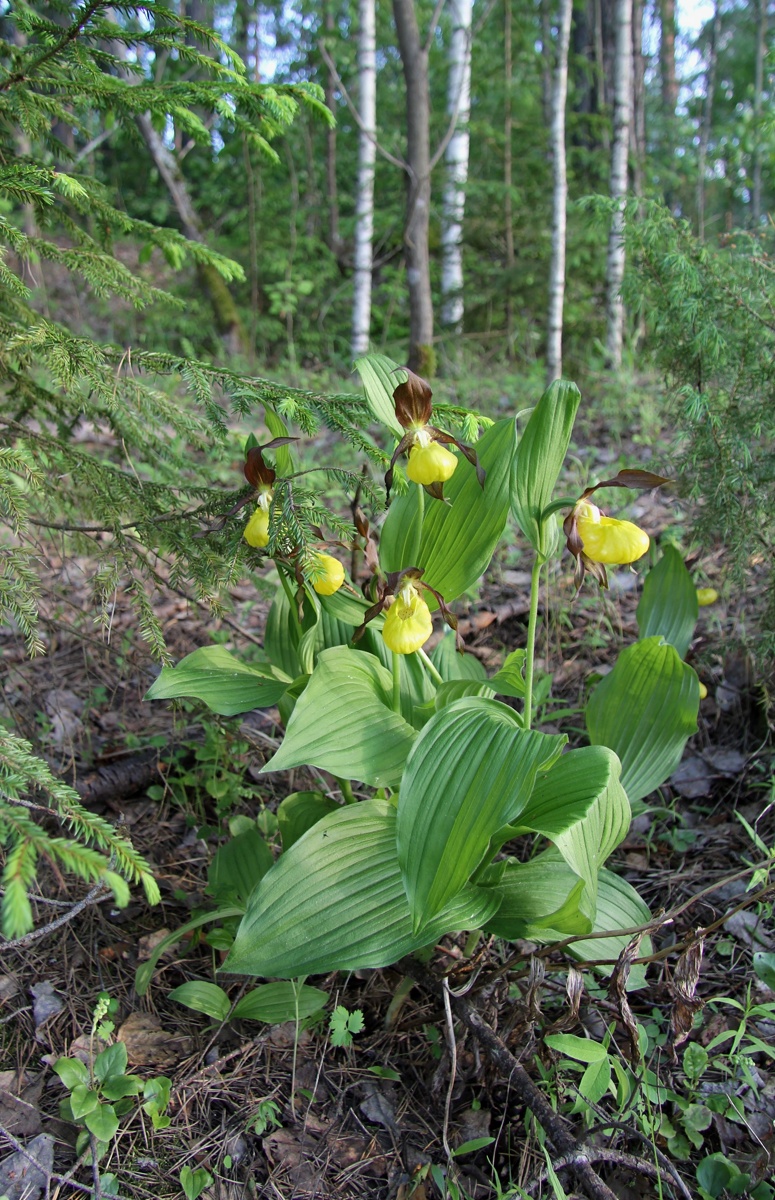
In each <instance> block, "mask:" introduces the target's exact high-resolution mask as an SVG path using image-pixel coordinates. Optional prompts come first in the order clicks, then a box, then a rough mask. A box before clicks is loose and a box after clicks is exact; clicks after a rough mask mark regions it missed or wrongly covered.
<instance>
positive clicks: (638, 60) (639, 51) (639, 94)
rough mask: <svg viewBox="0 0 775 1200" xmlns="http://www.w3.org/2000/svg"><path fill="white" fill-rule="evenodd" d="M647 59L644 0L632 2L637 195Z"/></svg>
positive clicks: (643, 146) (640, 181)
mask: <svg viewBox="0 0 775 1200" xmlns="http://www.w3.org/2000/svg"><path fill="white" fill-rule="evenodd" d="M645 67H646V61H645V58H644V56H643V0H633V2H632V129H631V133H630V147H631V149H632V186H633V191H634V192H635V195H636V196H642V195H643V169H644V164H645V162H646V88H645V74H646V71H645Z"/></svg>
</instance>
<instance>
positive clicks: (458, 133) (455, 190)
mask: <svg viewBox="0 0 775 1200" xmlns="http://www.w3.org/2000/svg"><path fill="white" fill-rule="evenodd" d="M471 4H472V0H450V16H451V18H452V34H451V38H450V43H449V79H448V82H447V115H448V116H449V119H450V121H456V122H457V123H456V126H455V131H454V133H453V134H452V137H451V138H450V139H449V143H448V145H447V149H446V152H445V155H444V159H445V162H446V167H447V181H446V186H445V188H444V206H443V213H442V223H441V295H442V309H441V321H442V324H443V325H446V326H447V327H448V328H450V329H452V330H453V331H454V332H455V333H462V332H463V313H464V311H465V302H464V298H463V216H464V213H465V204H466V192H465V189H466V185H467V184H468V151H469V145H470V135H469V132H468V121H469V118H470V115H471Z"/></svg>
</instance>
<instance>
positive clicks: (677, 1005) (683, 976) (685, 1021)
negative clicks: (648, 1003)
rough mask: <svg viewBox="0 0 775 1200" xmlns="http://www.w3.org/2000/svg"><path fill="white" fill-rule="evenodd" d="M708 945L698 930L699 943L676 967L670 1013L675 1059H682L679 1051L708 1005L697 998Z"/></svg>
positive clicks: (692, 946)
mask: <svg viewBox="0 0 775 1200" xmlns="http://www.w3.org/2000/svg"><path fill="white" fill-rule="evenodd" d="M704 944H705V939H704V938H703V937H702V936H701V935H700V932H699V930H697V932H696V934H695V941H693V942H692V944H691V945H690V946H689V947H688V949H686V950H684V952H683V954H682V955H681V957H680V958H679V959H678V962H677V963H676V967H675V973H674V975H673V981H672V985H671V990H672V992H673V997H674V998H673V1008H672V1011H671V1013H670V1036H669V1039H668V1046H669V1048H670V1051H671V1053H672V1055H673V1059H676V1058H677V1057H678V1056H677V1054H676V1050H677V1049H678V1047H679V1046H682V1045H683V1043H684V1042H685V1041H686V1039H687V1038H688V1036H689V1034H690V1033H691V1031H692V1026H693V1025H694V1014H695V1013H696V1012H699V1010H700V1009H701V1008H702V1006H703V1004H704V1003H705V1001H704V1000H698V999H697V998H696V996H695V994H694V993H695V991H696V988H697V983H698V980H699V978H700V967H701V966H702V952H703V947H704Z"/></svg>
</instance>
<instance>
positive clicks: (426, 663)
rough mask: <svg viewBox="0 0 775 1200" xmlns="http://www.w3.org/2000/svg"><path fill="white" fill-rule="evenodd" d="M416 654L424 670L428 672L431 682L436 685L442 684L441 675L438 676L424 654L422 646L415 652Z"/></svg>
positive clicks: (442, 678)
mask: <svg viewBox="0 0 775 1200" xmlns="http://www.w3.org/2000/svg"><path fill="white" fill-rule="evenodd" d="M417 653H418V655H419V656H420V659H421V660H422V663H423V665H424V667H425V670H426V671H427V672H428V674H429V675H430V677H431V679H432V680H433V682H434V683H436V684H439V683H443V682H444V677H443V675H440V674H439V672H438V671H437V670H436V667H435V666H434V664H433V663H432V662H431V660H430V658H429V657H428V655H427V654H426V653H425V651H424V650H423V648H422V646H420V649H419V650H418V651H417Z"/></svg>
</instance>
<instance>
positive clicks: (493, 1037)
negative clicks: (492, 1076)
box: [399, 958, 616, 1200]
mask: <svg viewBox="0 0 775 1200" xmlns="http://www.w3.org/2000/svg"><path fill="white" fill-rule="evenodd" d="M399 969H400V970H401V971H403V973H404V974H405V975H409V976H410V977H411V978H412V979H414V981H415V983H418V984H419V985H420V986H421V987H423V988H424V989H425V990H426V991H432V992H433V993H434V994H435V995H437V996H438V997H439V998H440V999H441V998H442V997H443V994H444V993H443V988H442V985H441V984H440V982H439V981H438V980H437V979H435V978H434V977H433V976H432V975H431V974H430V973H429V972H428V971H427V970H426V969H425V967H423V966H421V964H420V963H418V962H416V961H415V960H414V959H412V958H409V959H404V960H402V962H401V964H400V968H399ZM448 994H449V997H450V1003H451V1005H452V1008H453V1009H454V1010H455V1013H456V1014H457V1016H458V1017H459V1019H460V1020H461V1021H462V1022H463V1024H464V1025H465V1026H466V1028H468V1029H470V1031H471V1032H472V1033H473V1035H474V1037H475V1038H476V1039H477V1041H478V1042H479V1043H480V1045H481V1046H482V1048H483V1049H484V1050H485V1052H486V1054H487V1056H488V1058H489V1059H490V1061H491V1062H492V1063H494V1064H495V1066H496V1067H497V1068H498V1069H499V1070H500V1071H502V1073H503V1075H504V1076H505V1078H506V1079H507V1080H508V1082H509V1086H510V1087H511V1088H513V1090H514V1091H515V1092H516V1093H517V1095H518V1096H519V1098H520V1100H521V1101H522V1102H523V1104H525V1106H526V1107H527V1108H529V1109H530V1111H531V1112H532V1114H533V1116H534V1117H535V1119H536V1121H537V1122H538V1124H539V1125H540V1126H541V1127H542V1128H543V1130H544V1131H545V1133H546V1136H547V1138H548V1139H549V1141H550V1142H551V1144H552V1145H553V1147H554V1149H555V1150H556V1151H557V1152H558V1154H560V1155H561V1156H562V1157H563V1159H567V1165H568V1166H570V1167H571V1168H572V1170H573V1171H574V1173H575V1174H576V1176H577V1177H578V1179H579V1181H580V1182H581V1183H583V1184H584V1186H585V1188H586V1190H587V1193H588V1194H589V1195H590V1196H591V1197H592V1198H593V1200H616V1196H615V1194H614V1193H613V1192H612V1191H611V1189H610V1188H609V1187H608V1185H607V1184H606V1183H604V1182H603V1180H602V1179H601V1178H600V1176H599V1175H598V1174H597V1173H596V1171H595V1170H594V1169H593V1167H592V1165H591V1163H590V1160H589V1155H588V1154H587V1152H586V1150H584V1149H583V1148H582V1147H581V1146H579V1144H578V1142H577V1141H576V1140H575V1138H574V1137H573V1135H572V1134H571V1133H570V1131H569V1129H568V1126H567V1125H566V1123H565V1121H564V1120H563V1118H562V1117H561V1116H559V1114H558V1113H556V1112H555V1111H554V1109H553V1108H552V1107H551V1105H550V1104H549V1102H548V1100H547V1099H546V1097H545V1096H544V1095H543V1093H542V1092H540V1091H539V1089H538V1088H537V1087H536V1085H535V1084H534V1083H533V1080H532V1079H531V1078H530V1076H529V1075H528V1073H527V1071H526V1070H525V1068H524V1067H523V1066H522V1064H521V1063H520V1062H519V1061H518V1060H517V1059H516V1058H515V1057H514V1055H513V1054H512V1053H511V1051H510V1050H509V1049H508V1047H507V1046H506V1045H505V1044H504V1043H503V1042H502V1041H501V1039H500V1038H499V1037H498V1035H497V1033H496V1032H495V1030H494V1029H492V1028H491V1027H490V1026H489V1025H488V1024H487V1022H486V1021H485V1020H483V1019H482V1017H480V1016H479V1013H478V1012H477V1011H476V1010H475V1009H474V1008H472V1007H471V1005H470V1004H469V1003H468V1001H467V1000H466V999H465V998H464V997H462V996H455V995H454V993H448Z"/></svg>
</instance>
